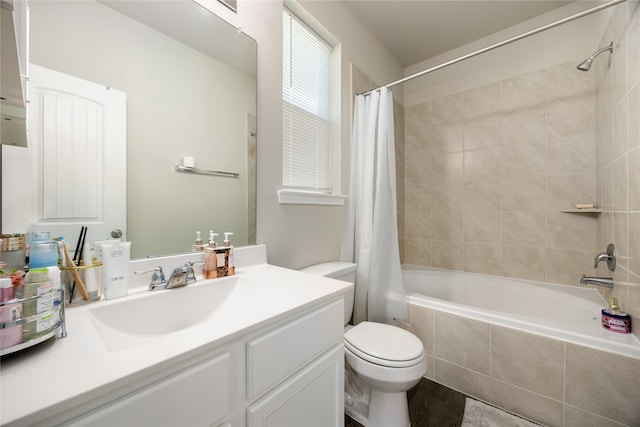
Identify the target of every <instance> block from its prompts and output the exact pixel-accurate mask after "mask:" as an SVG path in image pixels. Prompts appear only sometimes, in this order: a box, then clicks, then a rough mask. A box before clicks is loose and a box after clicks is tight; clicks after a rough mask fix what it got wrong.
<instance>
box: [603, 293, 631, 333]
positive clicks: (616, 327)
mask: <svg viewBox="0 0 640 427" xmlns="http://www.w3.org/2000/svg"><path fill="white" fill-rule="evenodd" d="M602 327H603V328H605V329H608V330H610V331H612V332H617V333H619V334H630V333H631V316H630V315H629V314H628V313H625V312H623V311H620V306H618V299H617V298H611V299H610V300H609V308H604V309H602Z"/></svg>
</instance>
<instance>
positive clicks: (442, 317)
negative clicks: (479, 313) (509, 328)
mask: <svg viewBox="0 0 640 427" xmlns="http://www.w3.org/2000/svg"><path fill="white" fill-rule="evenodd" d="M435 319H436V328H435V355H436V357H437V358H440V359H443V360H446V361H448V362H451V363H455V364H457V365H460V366H464V367H466V368H469V369H472V370H474V371H477V372H480V373H483V374H489V325H488V324H487V323H484V322H478V321H475V320H470V319H465V318H463V317H458V316H452V315H449V314H445V313H442V312H436V316H435ZM436 372H437V370H436ZM436 375H437V374H436Z"/></svg>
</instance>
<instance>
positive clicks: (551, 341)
mask: <svg viewBox="0 0 640 427" xmlns="http://www.w3.org/2000/svg"><path fill="white" fill-rule="evenodd" d="M402 269H403V277H404V285H405V290H406V293H407V301H408V308H409V323H408V325H407V328H408V329H409V330H410V331H411V332H413V333H414V334H415V335H416V336H418V338H420V339H421V340H422V342H423V344H424V348H425V354H426V358H427V365H428V368H427V374H426V375H425V376H426V377H427V378H428V379H430V380H433V381H435V382H438V383H440V384H443V385H445V386H447V387H449V388H452V389H455V390H458V391H461V392H462V393H465V394H467V395H469V396H472V397H474V398H477V399H479V400H483V401H485V402H488V403H490V404H492V405H494V406H498V407H501V408H503V409H506V410H507V411H510V412H513V413H515V414H518V415H520V416H522V417H525V418H528V419H531V420H533V421H535V422H538V423H540V424H542V425H545V426H551V427H555V426H558V427H575V426H583V425H620V426H629V427H638V426H640V406H639V405H638V401H637V396H638V395H640V342H639V341H638V339H637V337H635V336H634V335H631V334H617V333H615V332H610V331H607V330H605V329H604V328H602V326H601V319H600V315H601V313H600V310H601V309H602V308H603V307H606V302H605V300H604V299H603V298H602V297H601V296H600V294H599V293H598V291H597V290H595V289H591V288H587V287H581V286H567V285H556V284H550V283H542V282H533V281H527V280H518V279H510V278H504V277H497V276H488V275H483V274H476V273H466V272H459V271H449V270H440V269H435V268H428V267H419V266H411V265H403V267H402ZM633 327H634V328H640V325H633Z"/></svg>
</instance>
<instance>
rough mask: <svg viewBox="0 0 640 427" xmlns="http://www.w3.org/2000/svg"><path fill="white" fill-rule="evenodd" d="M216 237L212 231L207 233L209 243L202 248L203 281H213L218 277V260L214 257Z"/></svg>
mask: <svg viewBox="0 0 640 427" xmlns="http://www.w3.org/2000/svg"><path fill="white" fill-rule="evenodd" d="M216 236H217V234H216V233H214V232H213V230H210V231H209V243H208V244H207V247H206V248H204V267H203V268H202V275H203V276H204V278H205V279H215V278H216V277H219V276H218V259H217V257H216V246H217V245H216Z"/></svg>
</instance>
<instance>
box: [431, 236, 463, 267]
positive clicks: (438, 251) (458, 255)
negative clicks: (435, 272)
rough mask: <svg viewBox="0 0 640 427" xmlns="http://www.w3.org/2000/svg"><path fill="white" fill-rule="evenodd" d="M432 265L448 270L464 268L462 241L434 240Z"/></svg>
mask: <svg viewBox="0 0 640 427" xmlns="http://www.w3.org/2000/svg"><path fill="white" fill-rule="evenodd" d="M432 245H433V255H432V265H433V267H437V268H446V269H447V270H460V271H462V270H464V263H463V259H462V242H449V241H443V240H433V241H432Z"/></svg>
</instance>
